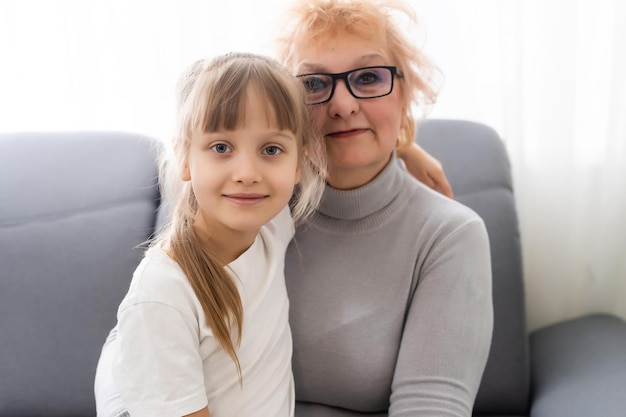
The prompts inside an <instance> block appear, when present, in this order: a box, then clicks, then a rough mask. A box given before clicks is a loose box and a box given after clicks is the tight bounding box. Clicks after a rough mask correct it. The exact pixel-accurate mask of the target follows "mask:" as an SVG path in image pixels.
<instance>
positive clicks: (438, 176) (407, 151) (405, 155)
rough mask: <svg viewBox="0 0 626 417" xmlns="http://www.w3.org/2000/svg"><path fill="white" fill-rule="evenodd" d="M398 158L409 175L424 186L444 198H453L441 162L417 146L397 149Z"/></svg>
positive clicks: (414, 144) (413, 144)
mask: <svg viewBox="0 0 626 417" xmlns="http://www.w3.org/2000/svg"><path fill="white" fill-rule="evenodd" d="M396 152H397V154H398V157H399V158H400V160H402V162H403V163H404V166H405V168H406V170H407V171H409V173H410V174H411V175H413V176H414V177H415V178H416V179H417V180H418V181H420V182H422V183H424V184H426V185H427V186H429V187H430V188H432V189H433V190H436V191H439V192H440V193H442V194H443V195H445V196H448V197H450V198H454V195H453V194H452V187H450V183H448V179H447V178H446V174H445V173H444V172H443V167H442V166H441V162H439V161H438V160H437V159H435V158H434V157H433V156H432V155H431V154H429V153H428V152H426V151H425V150H424V149H422V148H421V147H420V146H419V145H418V144H416V143H412V144H411V145H409V146H404V147H402V148H397V149H396Z"/></svg>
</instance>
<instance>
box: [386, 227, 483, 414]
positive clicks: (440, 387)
mask: <svg viewBox="0 0 626 417" xmlns="http://www.w3.org/2000/svg"><path fill="white" fill-rule="evenodd" d="M418 275H419V281H418V282H417V287H416V289H415V291H414V294H413V296H412V298H411V300H410V303H409V306H408V310H407V316H406V322H405V326H404V330H403V334H402V341H401V346H400V349H399V353H398V359H397V363H396V368H395V373H394V377H393V383H392V394H391V398H390V408H389V417H404V416H420V417H430V416H432V417H435V416H436V417H469V416H471V415H472V407H473V404H474V399H475V397H476V393H477V391H478V386H479V384H480V380H481V377H482V374H483V372H484V368H485V365H486V362H487V357H488V354H489V347H490V343H491V335H492V328H493V306H492V292H491V261H490V254H489V241H488V236H487V232H486V229H485V226H484V223H483V222H482V220H481V219H480V218H477V217H474V218H473V219H471V220H469V221H467V222H465V223H464V224H462V225H460V226H459V227H457V228H456V229H455V230H454V231H452V232H451V233H450V234H448V235H447V236H445V237H442V238H441V239H440V240H439V242H438V243H436V244H435V245H434V246H433V248H432V249H431V250H430V252H429V255H428V256H427V257H426V259H425V260H424V261H423V262H422V263H421V265H418V266H417V267H416V271H415V279H418Z"/></svg>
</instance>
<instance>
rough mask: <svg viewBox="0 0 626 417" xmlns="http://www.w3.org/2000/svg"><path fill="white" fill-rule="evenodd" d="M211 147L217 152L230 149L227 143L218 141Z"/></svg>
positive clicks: (224, 151)
mask: <svg viewBox="0 0 626 417" xmlns="http://www.w3.org/2000/svg"><path fill="white" fill-rule="evenodd" d="M211 149H213V150H214V151H215V152H217V153H226V152H228V151H229V150H230V148H229V147H228V145H226V144H225V143H216V144H215V145H213V146H211Z"/></svg>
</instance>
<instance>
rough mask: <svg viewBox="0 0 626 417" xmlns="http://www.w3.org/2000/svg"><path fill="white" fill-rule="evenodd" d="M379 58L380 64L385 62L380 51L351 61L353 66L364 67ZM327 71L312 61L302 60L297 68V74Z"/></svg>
mask: <svg viewBox="0 0 626 417" xmlns="http://www.w3.org/2000/svg"><path fill="white" fill-rule="evenodd" d="M377 60H380V62H381V65H382V63H384V62H385V60H386V58H385V56H384V55H383V54H381V53H372V54H367V55H363V56H361V57H359V58H357V59H356V60H355V61H354V62H353V68H359V67H366V66H368V65H370V64H372V61H377ZM325 72H329V71H328V70H327V69H326V67H324V66H322V65H320V64H317V63H313V62H303V63H301V64H300V69H299V70H298V74H314V73H325Z"/></svg>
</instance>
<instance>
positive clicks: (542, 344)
mask: <svg viewBox="0 0 626 417" xmlns="http://www.w3.org/2000/svg"><path fill="white" fill-rule="evenodd" d="M418 138H419V142H420V143H421V144H422V145H423V146H424V147H425V148H426V149H428V150H429V151H430V152H432V153H433V154H434V155H435V156H436V157H437V158H439V159H440V160H441V161H442V162H443V164H444V166H445V168H446V172H447V175H448V177H449V179H450V181H451V183H452V186H453V188H454V191H455V195H456V198H457V199H458V200H460V201H461V202H463V203H464V204H467V205H468V206H470V207H472V208H473V209H474V210H476V211H477V212H478V213H479V214H480V215H481V216H482V217H483V218H484V220H485V223H486V225H487V229H488V232H489V236H490V240H491V247H492V258H493V261H492V262H493V273H494V304H495V328H494V338H493V344H492V348H491V353H490V358H489V361H488V364H487V369H486V371H485V375H484V378H483V382H482V385H481V388H480V391H479V394H478V398H477V401H476V406H475V414H476V415H477V416H500V417H513V416H515V417H521V416H532V417H618V416H619V417H624V416H626V323H625V322H624V321H622V320H620V319H617V318H615V317H611V316H608V315H594V316H588V317H582V318H579V319H575V320H570V321H567V322H563V323H559V324H556V325H553V326H549V327H547V328H544V329H540V330H538V331H536V332H533V333H532V334H530V335H528V334H527V331H526V326H525V319H524V317H525V311H524V294H523V282H522V262H521V251H520V236H519V233H518V224H517V215H516V211H515V201H514V194H513V191H512V186H511V174H510V167H509V162H508V159H507V155H506V152H505V149H504V147H503V144H502V142H501V141H500V139H499V138H498V136H497V135H496V134H495V132H494V131H493V130H492V129H490V128H488V127H485V126H483V125H479V124H475V123H470V122H463V121H450V120H431V121H428V122H426V123H425V124H423V125H422V126H421V127H420V130H419V132H418ZM156 148H157V146H156V142H155V141H153V140H151V139H150V138H147V137H143V136H139V135H134V134H127V133H120V132H73V133H19V134H4V135H0V417H37V416H46V417H57V416H58V417H61V416H62V417H73V416H76V417H86V416H93V415H94V414H95V405H94V396H93V379H94V373H95V369H96V362H97V360H98V356H99V354H100V349H101V346H102V343H103V342H104V340H105V338H106V336H107V334H108V332H109V330H110V329H111V327H113V325H114V324H115V313H116V308H117V305H118V303H119V302H120V301H121V299H122V297H123V295H124V294H125V292H126V289H127V287H128V283H129V279H130V277H131V275H132V272H133V270H134V268H135V266H136V265H137V263H138V262H139V259H140V257H141V254H142V250H141V248H140V247H137V246H138V245H140V244H141V243H142V242H143V241H145V240H146V239H147V238H148V237H149V236H150V235H151V234H152V233H153V232H154V230H155V227H156V225H157V224H158V223H159V221H160V220H159V218H158V213H159V212H158V207H159V194H158V190H157V181H156V176H157V172H156V164H155V155H156ZM546 279H550V277H546Z"/></svg>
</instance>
